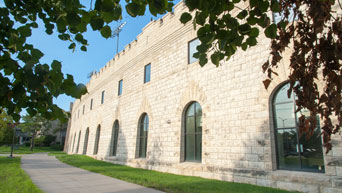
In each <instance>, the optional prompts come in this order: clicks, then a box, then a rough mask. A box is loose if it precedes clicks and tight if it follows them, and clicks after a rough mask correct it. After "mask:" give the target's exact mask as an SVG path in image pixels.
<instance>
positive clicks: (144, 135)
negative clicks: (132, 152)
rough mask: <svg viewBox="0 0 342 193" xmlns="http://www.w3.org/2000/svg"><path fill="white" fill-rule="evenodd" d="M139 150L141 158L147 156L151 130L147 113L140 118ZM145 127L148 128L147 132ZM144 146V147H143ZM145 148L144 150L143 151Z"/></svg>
mask: <svg viewBox="0 0 342 193" xmlns="http://www.w3.org/2000/svg"><path fill="white" fill-rule="evenodd" d="M138 126H139V127H138V129H139V136H138V137H139V146H138V147H139V151H138V157H139V158H146V155H147V140H148V130H149V117H148V115H147V113H144V114H142V115H141V118H140V120H139V125H138ZM145 128H147V130H146V132H144V130H145ZM143 142H144V144H142V143H143ZM142 146H144V147H142ZM143 148H144V151H142V150H143Z"/></svg>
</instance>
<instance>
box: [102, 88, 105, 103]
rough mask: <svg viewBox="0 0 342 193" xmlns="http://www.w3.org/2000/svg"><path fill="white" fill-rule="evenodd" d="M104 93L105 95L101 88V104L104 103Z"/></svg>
mask: <svg viewBox="0 0 342 193" xmlns="http://www.w3.org/2000/svg"><path fill="white" fill-rule="evenodd" d="M104 95H105V91H104V90H103V91H102V93H101V105H102V104H104Z"/></svg>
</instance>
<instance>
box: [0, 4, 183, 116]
mask: <svg viewBox="0 0 342 193" xmlns="http://www.w3.org/2000/svg"><path fill="white" fill-rule="evenodd" d="M122 2H124V1H122ZM176 2H179V0H176ZM175 4H176V3H175ZM0 6H4V4H3V1H2V0H0ZM160 17H161V16H158V17H154V16H152V15H151V14H150V13H149V12H148V11H147V12H146V14H145V16H140V17H136V18H132V17H130V16H129V15H128V14H127V13H126V12H125V8H124V6H123V19H122V21H119V22H124V21H126V22H127V24H126V25H125V26H124V28H123V29H122V32H121V33H120V41H119V51H120V50H122V49H123V48H124V47H125V45H127V44H128V43H130V42H132V41H133V40H135V38H136V36H137V35H138V34H139V33H141V31H142V28H143V27H144V26H145V25H147V24H148V23H149V22H150V21H151V18H152V19H158V18H160ZM119 22H113V23H112V24H111V27H112V28H116V27H117V26H118V25H119V24H120V23H119ZM41 24H42V23H40V26H39V28H38V29H35V30H33V31H32V36H31V37H30V38H29V39H28V40H27V41H28V43H31V44H33V45H34V46H35V47H36V48H38V49H40V50H41V51H42V52H43V53H44V54H45V55H44V57H43V58H42V59H41V62H42V63H47V64H51V62H52V61H53V60H58V61H60V62H62V71H63V73H64V74H71V75H73V76H74V80H75V82H76V83H83V84H86V83H87V82H88V81H89V78H88V77H87V76H88V74H89V73H90V72H92V71H94V70H96V71H98V70H99V69H100V68H101V67H103V66H104V65H105V64H106V62H108V61H109V60H110V59H111V58H113V57H114V55H115V52H116V41H117V38H110V39H105V38H102V36H101V34H100V33H99V32H94V31H93V30H92V29H91V28H90V27H88V30H87V32H86V33H84V34H83V37H84V38H85V39H87V40H88V44H89V46H88V47H87V52H83V51H81V50H80V49H79V47H77V49H76V50H75V52H72V50H69V49H68V46H69V44H70V42H65V41H61V40H60V39H59V38H58V37H57V35H58V33H54V34H52V35H47V34H46V33H45V28H44V25H41ZM74 100H75V99H73V98H71V97H68V96H66V95H61V96H59V97H58V98H57V99H55V100H54V101H55V104H57V105H58V106H59V107H61V108H62V109H64V110H67V111H69V105H70V102H73V101H74Z"/></svg>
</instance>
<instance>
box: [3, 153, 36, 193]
mask: <svg viewBox="0 0 342 193" xmlns="http://www.w3.org/2000/svg"><path fill="white" fill-rule="evenodd" d="M0 192H1V193H16V192H18V193H19V192H20V193H35V192H42V191H41V190H39V189H38V188H37V187H36V186H35V185H34V184H33V183H32V181H31V179H30V177H29V176H28V175H27V174H26V173H25V172H24V170H22V169H21V168H20V157H15V158H7V157H0Z"/></svg>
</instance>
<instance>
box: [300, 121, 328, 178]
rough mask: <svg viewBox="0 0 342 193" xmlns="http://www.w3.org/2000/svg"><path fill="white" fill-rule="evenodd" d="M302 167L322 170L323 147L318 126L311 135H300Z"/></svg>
mask: <svg viewBox="0 0 342 193" xmlns="http://www.w3.org/2000/svg"><path fill="white" fill-rule="evenodd" d="M300 151H301V155H302V156H301V160H302V168H303V169H307V170H316V171H317V170H318V171H322V172H323V171H324V161H323V149H322V142H321V135H320V129H319V127H318V128H317V129H315V131H314V133H313V135H312V136H311V137H309V136H308V137H307V136H306V134H305V133H304V134H303V135H302V136H301V137H300Z"/></svg>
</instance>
